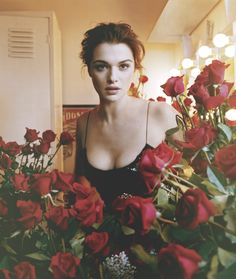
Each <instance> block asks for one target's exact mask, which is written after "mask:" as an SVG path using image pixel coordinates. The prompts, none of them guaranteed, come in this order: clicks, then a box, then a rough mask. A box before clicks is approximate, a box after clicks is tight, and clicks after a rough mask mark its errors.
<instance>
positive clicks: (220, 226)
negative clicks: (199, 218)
mask: <svg viewBox="0 0 236 279" xmlns="http://www.w3.org/2000/svg"><path fill="white" fill-rule="evenodd" d="M208 223H209V224H211V225H214V226H216V227H218V228H220V229H222V230H224V231H225V232H227V233H230V234H232V235H234V236H236V233H235V232H234V231H232V230H230V229H228V228H226V227H224V226H222V225H220V224H219V223H214V222H212V221H208Z"/></svg>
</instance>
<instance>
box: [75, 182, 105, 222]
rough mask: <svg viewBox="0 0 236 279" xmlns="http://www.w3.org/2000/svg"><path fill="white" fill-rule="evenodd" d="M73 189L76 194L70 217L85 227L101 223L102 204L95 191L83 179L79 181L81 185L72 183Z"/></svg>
mask: <svg viewBox="0 0 236 279" xmlns="http://www.w3.org/2000/svg"><path fill="white" fill-rule="evenodd" d="M80 179H81V178H80ZM73 187H74V192H75V194H76V202H75V204H74V206H73V208H72V209H71V215H72V216H74V217H75V218H77V219H78V220H79V221H80V222H81V224H82V225H84V226H87V227H89V226H91V225H93V224H94V223H101V222H102V219H103V207H104V202H103V200H102V199H101V198H100V195H99V194H98V192H97V190H96V189H95V188H94V187H91V185H90V184H89V182H88V181H87V179H85V178H82V179H81V183H74V184H73Z"/></svg>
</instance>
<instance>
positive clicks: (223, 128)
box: [217, 123, 232, 142]
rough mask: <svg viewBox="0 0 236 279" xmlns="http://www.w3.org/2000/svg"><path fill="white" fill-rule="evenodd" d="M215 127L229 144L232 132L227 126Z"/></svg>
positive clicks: (221, 124) (219, 125) (220, 124)
mask: <svg viewBox="0 0 236 279" xmlns="http://www.w3.org/2000/svg"><path fill="white" fill-rule="evenodd" d="M217 127H218V128H219V130H220V131H222V132H223V135H224V136H225V137H226V138H227V141H228V142H230V141H231V139H232V131H231V129H230V128H229V127H228V126H227V125H225V124H223V123H219V124H218V125H217Z"/></svg>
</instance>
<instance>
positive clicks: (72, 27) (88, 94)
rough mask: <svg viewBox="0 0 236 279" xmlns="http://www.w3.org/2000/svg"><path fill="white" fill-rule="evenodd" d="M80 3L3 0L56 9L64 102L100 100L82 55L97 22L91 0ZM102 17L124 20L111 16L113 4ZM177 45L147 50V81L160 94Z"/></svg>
mask: <svg viewBox="0 0 236 279" xmlns="http://www.w3.org/2000/svg"><path fill="white" fill-rule="evenodd" d="M72 2H73V3H72ZM118 2H119V1H115V2H114V5H115V6H114V7H113V8H117V10H119V13H121V8H122V7H120V6H118V4H119V3H118ZM78 3H79V2H78V1H75V0H68V1H66V0H64V1H62V0H40V1H39V0H37V1H32V0H12V1H8V0H0V11H7V10H11V11H14V10H15V11H17V10H19V11H24V10H28V11H29V10H34V11H45V10H49V11H50V10H54V11H55V14H56V16H57V19H58V23H59V27H60V29H61V35H62V87H63V90H62V92H63V104H97V103H98V97H97V94H96V92H95V91H94V89H93V87H92V84H91V82H90V80H89V77H88V75H87V73H86V70H83V69H82V65H81V61H80V58H79V52H80V42H81V40H82V37H83V33H84V32H85V31H86V30H87V29H88V28H91V27H92V26H94V25H95V24H96V23H97V22H95V21H94V19H93V17H92V16H91V7H89V4H88V3H86V1H85V2H84V3H83V7H81V5H79V4H78ZM80 3H81V1H80ZM96 5H99V1H98V2H96V1H94V8H95V10H96ZM97 9H98V7H97ZM85 11H87V15H86V16H85V14H84V13H85ZM100 12H101V11H100ZM126 13H127V11H126ZM117 16H118V15H117ZM99 17H100V21H109V20H114V21H118V20H122V18H121V17H120V16H119V18H118V17H117V18H115V17H114V18H112V19H111V18H109V7H107V9H104V10H103V11H102V13H101V14H99ZM98 22H99V21H98ZM173 49H174V46H171V45H158V44H157V45H147V46H146V52H147V54H146V58H145V61H144V66H145V68H146V72H145V73H146V74H147V75H148V76H149V82H148V83H147V84H146V85H145V90H146V91H148V92H149V94H154V95H156V94H157V92H160V88H159V85H161V84H162V83H164V82H165V79H166V71H168V70H169V69H170V68H171V67H173V66H172V64H173V63H175V62H174V52H173Z"/></svg>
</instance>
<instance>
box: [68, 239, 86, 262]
mask: <svg viewBox="0 0 236 279" xmlns="http://www.w3.org/2000/svg"><path fill="white" fill-rule="evenodd" d="M83 242H84V237H82V238H80V239H78V238H76V239H72V240H71V241H70V245H71V247H72V250H73V254H74V255H75V256H77V257H79V258H80V259H81V258H82V257H83V252H84V245H83Z"/></svg>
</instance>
